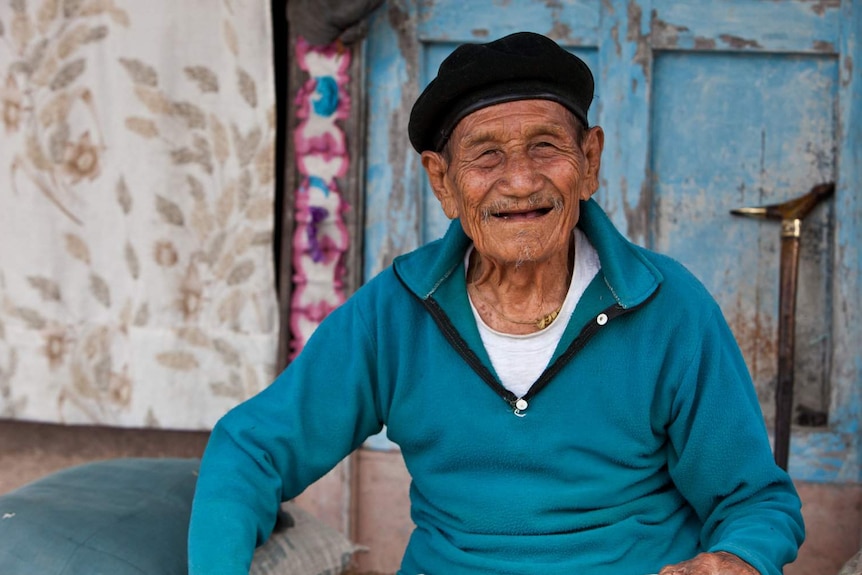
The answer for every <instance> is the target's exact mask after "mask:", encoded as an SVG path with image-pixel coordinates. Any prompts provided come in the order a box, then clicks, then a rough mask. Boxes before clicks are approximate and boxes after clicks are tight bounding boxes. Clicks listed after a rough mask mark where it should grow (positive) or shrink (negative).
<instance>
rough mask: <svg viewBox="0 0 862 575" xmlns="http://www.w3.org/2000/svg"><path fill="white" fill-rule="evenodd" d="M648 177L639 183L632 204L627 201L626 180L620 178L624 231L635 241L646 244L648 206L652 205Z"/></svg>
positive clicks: (648, 218) (648, 220)
mask: <svg viewBox="0 0 862 575" xmlns="http://www.w3.org/2000/svg"><path fill="white" fill-rule="evenodd" d="M649 182H650V178H649V177H647V178H644V181H643V183H642V184H641V187H640V190H639V192H640V193H639V194H638V198H637V203H636V204H634V205H632V203H631V202H630V201H629V190H628V187H629V186H628V180H627V179H626V178H622V179H621V181H620V194H621V196H622V198H623V205H622V208H623V214H624V215H625V218H626V233H627V234H628V236H629V238H630V239H631V240H632V241H634V242H635V243H641V244H646V240H647V239H648V236H649V223H650V217H649V216H650V207H651V206H652V194H651V188H650V185H649Z"/></svg>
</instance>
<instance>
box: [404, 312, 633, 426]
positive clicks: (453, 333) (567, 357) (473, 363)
mask: <svg viewBox="0 0 862 575" xmlns="http://www.w3.org/2000/svg"><path fill="white" fill-rule="evenodd" d="M421 301H422V303H423V304H424V305H425V307H426V309H427V310H428V312H429V313H430V314H431V317H432V318H434V321H435V322H436V323H437V326H438V327H439V328H440V331H441V332H442V333H443V337H444V338H446V340H447V341H448V342H449V344H450V345H451V346H452V347H453V348H454V349H455V351H457V352H458V354H459V355H460V356H461V357H463V358H464V360H465V361H466V362H467V364H468V365H469V366H470V367H471V368H473V371H475V372H476V373H477V374H478V375H479V377H480V378H481V379H482V381H484V382H485V383H486V384H487V385H488V387H490V388H491V389H492V390H493V391H494V393H496V394H497V395H499V396H500V397H501V398H502V399H503V401H505V402H506V403H508V404H509V406H510V407H511V408H512V409H513V412H514V414H515V415H517V416H519V417H523V416H524V412H525V411H526V410H527V408H528V407H529V405H530V400H531V399H532V398H533V397H535V396H536V394H537V393H539V392H540V391H542V389H544V388H545V387H546V386H547V385H548V384H549V383H550V382H551V380H552V379H553V378H554V376H556V375H557V374H558V373H559V372H560V371H562V369H563V367H565V365H566V364H567V363H568V362H569V361H571V359H572V358H573V357H574V356H575V354H577V353H578V352H579V351H580V350H582V349H583V348H584V347H585V346H586V345H587V342H588V341H589V340H590V338H592V337H593V335H595V334H596V333H598V331H599V330H600V329H602V327H604V326H605V325H606V324H607V323H608V322H609V321H610V320H612V319H614V318H617V317H619V316H621V315H623V314H625V313H628V312H630V311H633V310H635V309H637V308H638V307H640V306H636V307H634V308H624V307H622V306H621V305H619V304H614V305H612V306H610V307H608V308H607V309H605V310H604V311H602V312H601V313H600V314H598V315H597V316H596V317H595V318H593V320H592V321H591V322H590V323H588V324H586V325H585V326H584V327H583V328H582V329H581V333H579V334H578V337H576V338H575V340H574V341H573V342H572V343H571V345H569V347H568V348H567V349H566V351H565V352H563V354H562V355H560V357H558V358H557V360H556V361H555V362H554V363H552V364H551V365H550V366H548V367H547V369H545V371H544V372H542V375H540V376H539V379H537V380H536V381H535V382H534V383H533V385H532V386H531V387H530V389H529V390H528V391H527V393H525V394H524V396H523V397H518V396H516V395H515V394H514V393H512V392H511V391H509V390H508V389H506V388H505V387H503V385H502V384H501V383H500V382H499V381H497V379H496V378H495V377H494V375H493V374H492V373H491V370H489V369H488V368H487V367H486V366H485V365H484V364H483V363H482V360H480V359H479V357H478V356H477V355H476V353H475V352H474V351H473V350H472V349H470V346H468V345H467V342H466V341H464V338H463V337H461V334H460V333H458V330H456V329H455V326H453V325H452V322H451V321H450V320H449V316H447V315H446V313H445V312H444V311H443V309H442V308H441V307H440V304H438V303H437V301H436V300H435V299H434V298H432V297H428V298H426V299H423V300H421ZM644 303H645V302H644ZM641 305H643V304H641ZM603 316H604V317H603Z"/></svg>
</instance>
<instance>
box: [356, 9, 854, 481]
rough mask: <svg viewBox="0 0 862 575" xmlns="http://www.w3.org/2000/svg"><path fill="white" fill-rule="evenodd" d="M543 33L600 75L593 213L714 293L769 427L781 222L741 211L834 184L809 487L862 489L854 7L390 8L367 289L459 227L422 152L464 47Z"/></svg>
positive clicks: (814, 310) (805, 392)
mask: <svg viewBox="0 0 862 575" xmlns="http://www.w3.org/2000/svg"><path fill="white" fill-rule="evenodd" d="M519 30H532V31H536V32H541V33H544V34H547V35H549V36H551V37H552V38H554V39H555V40H557V41H558V42H559V43H561V44H563V45H564V46H566V47H567V48H569V49H571V50H572V51H574V52H575V53H577V54H578V55H580V56H581V57H582V58H583V59H584V60H586V62H587V63H588V64H589V65H590V67H591V68H592V70H593V71H594V74H595V76H596V100H595V103H594V107H593V109H592V110H591V118H590V121H591V123H596V124H599V125H601V126H603V128H604V130H605V133H606V148H605V153H604V157H603V165H602V188H601V190H600V191H599V193H598V194H597V196H596V200H597V201H598V202H599V203H601V204H602V205H603V206H604V208H605V209H606V210H607V211H608V212H609V213H610V214H611V216H612V218H613V220H614V221H615V223H616V224H617V225H618V226H619V227H620V229H621V230H623V231H624V232H625V233H626V234H627V235H628V237H629V238H630V239H632V240H633V241H635V242H637V243H640V244H642V245H646V246H648V247H651V248H653V249H656V250H658V251H661V252H664V253H667V254H669V255H671V256H673V257H675V258H677V259H679V260H681V261H682V262H683V263H685V264H686V265H687V266H688V267H689V268H690V269H691V270H692V271H693V272H694V273H695V274H696V275H697V276H698V277H699V278H700V279H701V280H702V281H703V282H704V283H705V284H706V286H707V287H708V288H709V289H710V291H711V292H712V293H713V294H714V295H715V297H716V298H717V299H718V301H719V303H720V304H721V306H722V309H723V310H724V313H725V315H726V316H727V319H728V321H729V322H730V325H731V327H732V328H733V330H734V333H735V335H736V337H737V339H738V341H739V343H740V345H741V347H742V349H743V352H744V354H745V357H746V360H747V362H748V365H749V367H750V369H751V371H752V374H753V375H754V378H755V381H756V384H757V388H758V392H759V394H760V397H761V401H762V406H763V409H764V413H765V414H766V418H767V420H768V421H771V419H772V418H773V414H774V410H773V397H774V389H775V379H776V371H777V367H776V366H777V355H776V354H777V350H776V338H777V321H778V320H777V318H778V286H779V284H778V266H779V259H778V256H779V241H780V226H778V225H777V224H775V223H773V222H767V221H755V220H750V219H744V218H737V217H734V216H731V215H730V213H729V212H730V210H731V209H733V208H736V207H741V206H758V205H763V204H768V203H778V202H783V201H785V200H788V199H791V198H793V197H796V196H799V195H802V194H803V193H805V192H807V191H808V190H809V189H810V188H811V187H812V186H814V185H815V184H818V183H821V182H826V181H835V182H836V183H837V190H836V194H835V196H834V197H833V198H832V199H831V200H830V201H829V202H828V203H825V204H823V205H821V206H819V207H818V208H817V209H816V210H815V212H814V213H813V214H812V215H810V216H809V217H807V218H806V220H805V221H804V224H803V238H802V256H801V269H800V292H799V297H798V307H797V309H798V312H797V322H798V326H797V331H796V333H797V336H796V339H797V347H796V364H795V372H796V382H797V385H796V400H797V406H798V412H797V415H798V417H797V418H796V421H795V425H794V432H793V442H792V451H791V461H790V469H791V473H792V474H793V476H794V477H795V478H797V479H808V480H815V481H851V482H857V481H859V480H860V466H859V461H858V459H859V447H860V431H859V426H858V418H859V411H860V389H862V351H860V342H862V337H860V330H862V328H860V319H862V310H860V303H861V302H860V299H862V296H860V292H862V281H860V253H862V252H860V245H862V223H860V217H859V216H860V213H862V200H860V194H862V192H860V184H862V152H860V147H862V144H860V131H862V121H860V118H862V95H860V94H862V72H860V70H859V69H858V68H854V61H855V62H856V63H857V64H856V65H857V66H858V63H859V62H862V47H860V44H862V32H860V31H862V7H860V5H859V3H858V2H855V1H851V0H843V1H842V0H774V1H770V2H763V1H762V0H724V1H712V2H710V1H708V0H700V1H693V0H690V1H687V2H686V1H678V0H652V1H650V0H643V1H640V2H637V1H627V2H624V1H622V0H557V1H547V0H506V1H503V0H470V1H469V2H465V1H463V0H421V1H420V0H388V1H387V2H386V3H385V4H384V6H383V7H382V8H381V10H380V11H378V13H377V14H376V17H375V19H374V21H373V23H372V27H371V31H370V34H369V38H368V43H367V49H366V57H367V66H366V69H367V71H368V73H367V94H368V100H369V108H368V122H369V126H368V142H367V150H368V157H367V179H366V198H367V204H366V214H367V220H366V226H365V239H364V242H365V252H364V257H365V275H366V277H370V276H371V275H373V274H374V273H376V272H378V271H379V270H381V269H382V268H383V267H384V266H385V265H387V264H388V263H389V262H390V261H391V260H392V258H393V257H394V256H396V255H397V254H399V253H402V252H404V251H407V250H410V249H412V248H414V247H416V246H418V245H419V244H421V243H423V242H425V241H427V240H429V239H433V238H435V237H438V236H440V235H441V234H442V232H443V230H444V229H445V226H446V224H447V222H446V220H445V218H444V216H443V214H442V213H441V211H440V209H439V207H438V205H437V202H436V200H435V199H434V197H433V195H431V194H430V192H429V191H428V189H427V187H426V184H425V183H424V178H423V175H422V174H421V173H420V172H421V167H420V165H419V162H418V156H417V154H415V152H413V150H412V149H411V148H410V146H409V144H408V142H407V137H406V133H407V119H408V116H409V111H410V106H411V105H412V102H413V101H414V100H415V98H416V96H417V95H418V93H419V91H420V90H421V88H422V87H424V85H425V84H426V83H427V82H428V81H429V80H430V79H431V78H432V77H433V75H434V74H435V72H436V69H437V66H438V64H439V62H440V61H441V60H442V59H443V58H444V57H445V55H446V54H448V53H449V52H450V51H451V50H452V49H453V48H454V46H456V45H457V44H459V43H461V42H466V41H480V42H481V41H488V40H491V39H494V38H498V37H500V36H503V35H505V34H508V33H511V32H515V31H519Z"/></svg>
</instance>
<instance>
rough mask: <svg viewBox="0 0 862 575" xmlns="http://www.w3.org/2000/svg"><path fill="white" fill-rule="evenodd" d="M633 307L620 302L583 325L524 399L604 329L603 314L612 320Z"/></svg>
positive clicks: (530, 395)
mask: <svg viewBox="0 0 862 575" xmlns="http://www.w3.org/2000/svg"><path fill="white" fill-rule="evenodd" d="M632 309H636V308H630V309H626V308H624V307H623V306H621V305H620V304H614V305H612V306H610V307H609V308H606V309H605V310H603V311H602V312H601V313H599V314H598V315H597V316H596V317H594V318H593V320H592V321H591V322H590V323H588V324H587V325H585V326H584V327H583V329H581V333H579V334H578V337H576V338H575V340H574V341H573V342H572V343H571V344H569V347H568V349H566V351H564V352H563V353H562V355H560V357H558V358H557V360H556V361H555V362H554V363H552V364H551V365H549V366H548V367H547V369H545V371H543V372H542V375H540V376H539V379H537V380H536V381H535V382H534V383H533V385H532V386H531V387H530V389H528V390H527V393H525V394H524V398H523V399H524V401H527V402H529V401H530V400H531V399H532V398H533V397H535V396H536V394H537V393H539V392H540V391H542V390H543V389H544V388H545V387H546V386H547V385H548V384H549V383H551V380H552V379H554V377H555V376H556V375H557V374H558V373H560V372H561V371H562V370H563V368H564V367H565V366H566V364H567V363H569V362H570V361H571V360H572V358H573V357H575V354H577V353H578V352H579V351H581V350H582V349H584V347H586V345H587V342H588V341H589V340H590V338H592V337H593V336H594V335H595V334H597V333H598V332H599V330H600V329H602V327H604V326H603V325H599V323H598V318H599V317H600V316H601V315H605V316H607V320H608V321H611V320H612V319H614V318H617V317H619V316H621V315H623V314H624V313H626V312H629V311H632Z"/></svg>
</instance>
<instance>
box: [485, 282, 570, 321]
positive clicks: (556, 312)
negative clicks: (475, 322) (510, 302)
mask: <svg viewBox="0 0 862 575" xmlns="http://www.w3.org/2000/svg"><path fill="white" fill-rule="evenodd" d="M473 293H474V294H475V295H476V296H478V297H479V299H480V300H482V301H483V302H485V303H486V304H487V305H488V306H489V307H490V308H491V309H492V310H494V313H496V314H497V315H498V316H500V317H501V318H503V319H504V320H506V321H508V322H509V323H516V324H519V325H535V326H536V327H537V328H539V329H540V330H543V329H545V328H546V327H548V326H549V325H551V324H552V323H554V320H555V319H557V316H558V315H560V310H562V309H563V304H560V307H558V308H557V309H555V310H554V311H552V312H551V313H548V314H545V315H543V316H542V317H540V318H538V319H533V320H520V319H512V318H510V317H509V316H507V315H506V314H504V313H503V312H501V311H500V310H499V309H497V306H495V305H494V304H492V303H491V302H490V301H488V300H487V299H485V296H483V295H482V294H481V293H479V288H473Z"/></svg>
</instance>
